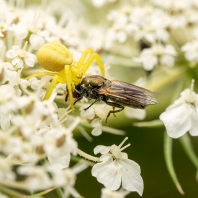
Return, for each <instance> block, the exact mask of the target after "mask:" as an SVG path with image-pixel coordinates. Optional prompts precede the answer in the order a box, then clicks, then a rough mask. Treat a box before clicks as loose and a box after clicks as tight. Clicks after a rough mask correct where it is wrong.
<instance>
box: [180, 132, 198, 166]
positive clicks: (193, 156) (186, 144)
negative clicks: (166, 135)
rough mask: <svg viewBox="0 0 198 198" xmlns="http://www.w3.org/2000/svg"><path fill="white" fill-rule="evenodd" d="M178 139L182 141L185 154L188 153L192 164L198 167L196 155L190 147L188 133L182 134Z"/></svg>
mask: <svg viewBox="0 0 198 198" xmlns="http://www.w3.org/2000/svg"><path fill="white" fill-rule="evenodd" d="M180 141H181V143H182V146H183V148H184V150H185V152H186V154H187V155H188V157H189V158H190V160H191V161H192V163H193V164H194V166H195V167H196V168H197V169H198V158H197V155H196V153H195V152H194V150H193V148H192V145H191V142H190V138H189V135H188V134H186V135H183V136H182V137H181V138H180Z"/></svg>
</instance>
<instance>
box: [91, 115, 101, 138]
mask: <svg viewBox="0 0 198 198" xmlns="http://www.w3.org/2000/svg"><path fill="white" fill-rule="evenodd" d="M91 126H92V127H94V129H93V130H92V131H91V134H92V135H94V136H99V135H101V134H102V123H101V119H100V118H96V119H94V120H92V122H91Z"/></svg>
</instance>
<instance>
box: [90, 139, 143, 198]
mask: <svg viewBox="0 0 198 198" xmlns="http://www.w3.org/2000/svg"><path fill="white" fill-rule="evenodd" d="M127 139H128V138H125V139H124V140H123V141H122V143H121V144H120V145H119V146H117V145H115V144H113V145H112V146H102V145H99V146H97V147H96V148H95V149H94V153H95V154H97V153H101V154H102V156H101V157H100V160H101V162H100V163H97V164H95V165H94V166H93V168H92V175H93V176H94V177H96V178H97V180H98V181H99V182H100V183H102V184H104V186H105V187H106V188H108V189H110V190H118V189H119V188H120V186H121V183H122V187H123V188H124V189H125V190H127V191H137V193H138V194H139V195H142V193H143V187H144V184H143V180H142V177H141V175H140V166H139V165H138V164H137V163H136V162H134V161H132V160H130V159H128V155H127V154H126V153H123V152H122V150H124V149H125V148H126V147H128V146H130V144H128V145H126V146H124V147H122V145H123V144H124V142H125V141H126V140H127ZM121 147H122V148H121Z"/></svg>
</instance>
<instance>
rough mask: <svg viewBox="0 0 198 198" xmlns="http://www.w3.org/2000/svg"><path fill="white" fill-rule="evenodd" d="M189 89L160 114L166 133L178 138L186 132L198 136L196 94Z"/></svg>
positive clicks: (197, 97) (197, 99)
mask: <svg viewBox="0 0 198 198" xmlns="http://www.w3.org/2000/svg"><path fill="white" fill-rule="evenodd" d="M193 86H194V81H192V85H191V89H185V90H184V91H183V92H181V94H180V95H181V96H180V98H179V99H177V100H176V101H175V102H174V103H173V104H172V105H170V106H169V107H168V108H167V109H166V110H165V112H163V113H162V114H161V115H160V120H161V121H162V122H163V123H164V125H165V127H166V130H167V133H168V135H169V136H170V137H172V138H179V137H181V136H182V135H184V134H185V133H186V132H188V131H189V133H190V134H191V135H192V136H198V130H197V128H198V94H196V93H195V92H194V91H193Z"/></svg>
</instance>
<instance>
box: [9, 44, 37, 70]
mask: <svg viewBox="0 0 198 198" xmlns="http://www.w3.org/2000/svg"><path fill="white" fill-rule="evenodd" d="M24 48H25V47H24ZM6 57H7V58H10V59H12V61H11V63H12V65H14V66H16V67H17V68H19V69H20V68H23V67H24V66H25V65H27V66H29V67H33V66H34V64H35V62H36V60H37V59H36V56H35V55H34V54H32V53H30V52H27V51H25V49H20V47H19V46H17V45H14V46H12V49H10V50H8V51H7V53H6Z"/></svg>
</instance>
